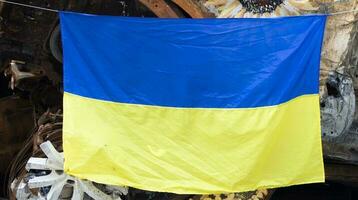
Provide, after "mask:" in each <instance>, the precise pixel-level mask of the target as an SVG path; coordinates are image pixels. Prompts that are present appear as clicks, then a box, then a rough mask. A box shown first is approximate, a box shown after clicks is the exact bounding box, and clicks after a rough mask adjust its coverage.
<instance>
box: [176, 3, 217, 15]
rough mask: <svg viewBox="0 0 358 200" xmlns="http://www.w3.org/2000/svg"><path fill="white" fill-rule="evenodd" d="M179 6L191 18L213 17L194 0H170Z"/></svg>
mask: <svg viewBox="0 0 358 200" xmlns="http://www.w3.org/2000/svg"><path fill="white" fill-rule="evenodd" d="M172 1H173V2H174V3H175V4H177V5H178V6H179V7H180V8H182V9H183V10H184V11H185V12H186V13H188V14H189V15H190V17H192V18H212V17H215V15H214V14H213V13H210V12H208V10H207V9H206V8H205V7H204V6H203V5H202V4H200V3H199V2H198V1H195V0H172Z"/></svg>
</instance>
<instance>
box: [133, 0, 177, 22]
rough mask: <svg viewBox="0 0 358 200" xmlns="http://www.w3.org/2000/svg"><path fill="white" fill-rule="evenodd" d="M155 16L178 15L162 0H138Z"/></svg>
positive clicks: (175, 16)
mask: <svg viewBox="0 0 358 200" xmlns="http://www.w3.org/2000/svg"><path fill="white" fill-rule="evenodd" d="M139 2H141V3H142V4H143V5H145V6H146V7H147V8H148V9H149V10H151V11H152V12H153V13H154V14H155V15H156V16H157V17H160V18H179V15H178V14H177V13H176V12H175V11H174V10H173V8H171V7H170V6H169V4H168V3H166V2H165V1H164V0H139Z"/></svg>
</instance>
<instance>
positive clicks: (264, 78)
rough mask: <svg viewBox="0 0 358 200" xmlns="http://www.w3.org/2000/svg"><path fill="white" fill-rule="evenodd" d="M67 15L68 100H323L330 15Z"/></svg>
mask: <svg viewBox="0 0 358 200" xmlns="http://www.w3.org/2000/svg"><path fill="white" fill-rule="evenodd" d="M60 16H61V28H62V40H63V48H64V52H65V54H64V68H65V69H64V88H65V91H66V92H69V93H73V94H77V95H81V96H84V97H90V98H95V99H100V100H108V101H114V102H121V103H131V104H144V105H156V106H169V107H186V108H251V107H260V106H271V105H277V104H280V103H283V102H286V101H288V100H290V99H293V98H295V97H297V96H300V95H305V94H317V93H318V86H319V80H318V79H319V60H320V49H321V44H322V38H323V32H324V24H325V20H326V16H318V15H315V16H302V17H286V18H270V19H155V18H149V19H148V18H128V17H111V16H95V15H82V14H75V13H68V12H62V13H61V15H60Z"/></svg>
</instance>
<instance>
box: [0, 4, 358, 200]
mask: <svg viewBox="0 0 358 200" xmlns="http://www.w3.org/2000/svg"><path fill="white" fill-rule="evenodd" d="M19 2H20V1H19ZM21 3H25V4H28V5H36V6H40V7H45V8H51V9H55V10H70V11H76V12H85V13H95V14H106V15H118V16H140V17H162V18H180V17H188V18H205V17H218V18H233V17H275V16H288V15H301V14H309V13H332V12H339V11H346V10H351V9H358V1H357V0H351V1H348V0H342V1H336V0H171V1H169V0H117V1H115V0H112V1H110V0H84V1H74V0H61V1H55V0H47V1H44V0H33V1H21ZM0 15H1V18H0V26H1V29H0V34H1V38H0V58H1V59H0V62H1V65H0V66H1V68H0V69H1V71H2V73H3V75H1V77H0V97H1V98H0V136H1V140H0V143H1V145H0V159H1V162H0V180H2V181H3V185H4V188H3V191H2V194H1V195H2V196H8V197H9V198H10V199H173V200H174V199H176V200H179V199H183V200H184V199H228V200H230V199H232V200H234V199H242V200H244V199H247V200H248V199H250V200H258V199H260V200H262V199H270V196H271V194H272V192H273V190H265V189H262V190H257V191H253V192H245V193H232V194H221V195H203V196H200V195H196V196H193V195H175V194H167V193H155V192H149V191H141V190H137V189H133V188H125V187H116V186H111V185H103V184H98V183H94V182H91V181H87V180H80V179H78V178H75V177H72V176H69V175H66V173H64V172H63V154H62V153H61V152H62V110H61V109H62V92H63V88H62V77H61V76H62V50H61V42H60V41H61V39H60V37H61V36H60V28H59V20H58V16H57V13H56V12H51V11H46V10H39V9H33V8H27V7H22V6H17V5H12V4H7V3H0ZM357 21H358V13H346V14H341V15H335V16H330V17H329V18H328V21H327V26H326V33H325V40H324V47H323V50H322V57H321V76H320V95H321V121H322V141H323V148H324V156H325V168H326V179H327V180H328V181H338V182H341V183H345V184H357V183H358V175H357V174H358V173H357V172H358V166H357V164H358V118H357V115H356V114H355V110H356V97H355V91H354V90H355V88H358V82H357V81H358V79H357V77H358V71H357V67H358V48H357V47H358V23H357ZM178 59H180V58H178Z"/></svg>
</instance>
